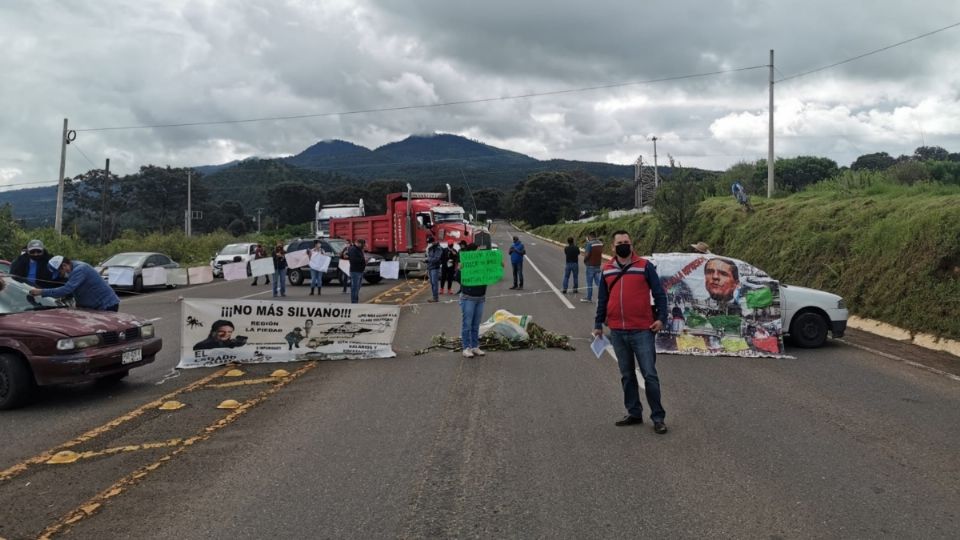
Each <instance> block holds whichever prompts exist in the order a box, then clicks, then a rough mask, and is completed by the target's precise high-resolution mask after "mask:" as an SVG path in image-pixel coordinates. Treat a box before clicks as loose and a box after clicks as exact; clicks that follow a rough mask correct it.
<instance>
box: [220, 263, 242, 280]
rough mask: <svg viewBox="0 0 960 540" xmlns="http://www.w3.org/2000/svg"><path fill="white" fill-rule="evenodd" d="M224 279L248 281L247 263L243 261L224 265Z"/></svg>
mask: <svg viewBox="0 0 960 540" xmlns="http://www.w3.org/2000/svg"><path fill="white" fill-rule="evenodd" d="M223 279H225V280H227V281H237V280H240V279H247V263H245V262H243V261H241V262H235V263H230V264H225V265H223Z"/></svg>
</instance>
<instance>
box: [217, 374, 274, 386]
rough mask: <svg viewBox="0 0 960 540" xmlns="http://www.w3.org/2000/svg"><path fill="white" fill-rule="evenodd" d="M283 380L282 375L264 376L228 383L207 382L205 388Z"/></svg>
mask: <svg viewBox="0 0 960 540" xmlns="http://www.w3.org/2000/svg"><path fill="white" fill-rule="evenodd" d="M281 380H283V377H264V378H263V379H250V380H246V381H234V382H228V383H218V384H208V385H207V386H206V388H230V387H233V386H246V385H248V384H263V383H271V382H277V381H281Z"/></svg>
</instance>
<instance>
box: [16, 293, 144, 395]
mask: <svg viewBox="0 0 960 540" xmlns="http://www.w3.org/2000/svg"><path fill="white" fill-rule="evenodd" d="M0 279H2V280H3V282H4V283H3V287H2V290H0V409H11V408H14V407H18V406H21V405H23V404H24V403H26V402H27V400H28V399H29V398H30V395H31V394H32V392H33V390H34V388H35V387H36V386H46V385H53V384H62V383H75V382H83V381H90V380H99V379H105V380H112V381H116V380H120V379H122V378H124V377H126V376H127V375H128V374H129V373H130V370H131V369H133V368H137V367H140V366H144V365H146V364H149V363H151V362H153V360H154V358H155V357H156V355H157V353H158V352H159V351H160V349H161V348H162V347H163V340H161V339H160V338H159V337H156V336H155V335H154V327H153V324H151V323H149V322H147V321H144V320H141V319H139V318H137V317H135V316H133V315H130V314H127V313H114V312H110V311H92V310H87V309H73V308H68V307H66V305H65V304H63V303H62V302H60V301H59V300H55V299H53V298H41V297H35V296H31V295H30V286H28V285H24V284H22V283H19V282H17V281H14V280H12V279H3V278H0Z"/></svg>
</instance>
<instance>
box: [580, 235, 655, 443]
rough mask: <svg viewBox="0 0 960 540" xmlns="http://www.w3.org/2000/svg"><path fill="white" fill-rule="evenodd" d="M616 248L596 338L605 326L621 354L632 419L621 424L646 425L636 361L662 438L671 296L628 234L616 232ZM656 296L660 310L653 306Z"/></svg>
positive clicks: (606, 273) (603, 286) (604, 282)
mask: <svg viewBox="0 0 960 540" xmlns="http://www.w3.org/2000/svg"><path fill="white" fill-rule="evenodd" d="M613 245H614V249H615V252H616V257H615V258H613V259H612V260H610V261H608V262H607V263H606V264H605V265H604V266H603V274H602V279H601V281H600V290H599V293H598V295H597V318H596V321H595V324H594V330H593V335H594V336H600V335H602V334H603V323H604V322H606V323H607V326H608V327H610V342H611V344H612V345H613V350H614V352H616V354H617V364H618V365H619V367H620V382H621V384H622V385H623V404H624V406H626V409H627V416H624V417H623V419H621V420H618V421H617V422H616V425H618V426H629V425H632V424H642V423H643V405H642V404H641V403H640V390H639V384H638V381H637V374H636V368H635V363H634V359H636V364H639V367H640V373H641V374H642V375H643V381H644V383H645V386H646V394H647V404H648V405H650V420H651V421H653V430H654V431H655V432H656V433H658V434H661V435H662V434H664V433H666V432H667V426H666V424H665V423H664V418H665V417H666V412H665V411H664V410H663V405H662V404H661V403H660V378H659V377H658V376H657V350H656V344H655V338H656V333H657V332H659V331H660V330H662V329H663V327H664V326H666V324H667V295H666V293H665V292H664V290H663V285H661V284H660V276H658V275H657V269H656V267H654V265H653V263H651V262H649V261H647V260H646V259H643V258H641V257H639V256H637V254H636V253H634V252H633V245H632V244H631V241H630V234H629V233H627V231H617V232H615V233H613ZM651 294H652V295H653V301H654V306H655V307H656V309H655V310H654V309H652V307H653V306H651V305H650V295H651Z"/></svg>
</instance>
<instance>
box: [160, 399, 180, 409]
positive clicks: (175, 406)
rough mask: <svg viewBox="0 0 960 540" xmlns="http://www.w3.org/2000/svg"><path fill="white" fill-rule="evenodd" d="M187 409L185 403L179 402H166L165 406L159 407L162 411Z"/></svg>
mask: <svg viewBox="0 0 960 540" xmlns="http://www.w3.org/2000/svg"><path fill="white" fill-rule="evenodd" d="M184 407H186V405H184V404H183V403H180V402H179V401H177V400H170V401H164V402H163V405H161V406H159V407H157V408H158V409H160V410H161V411H175V410H177V409H182V408H184Z"/></svg>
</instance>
